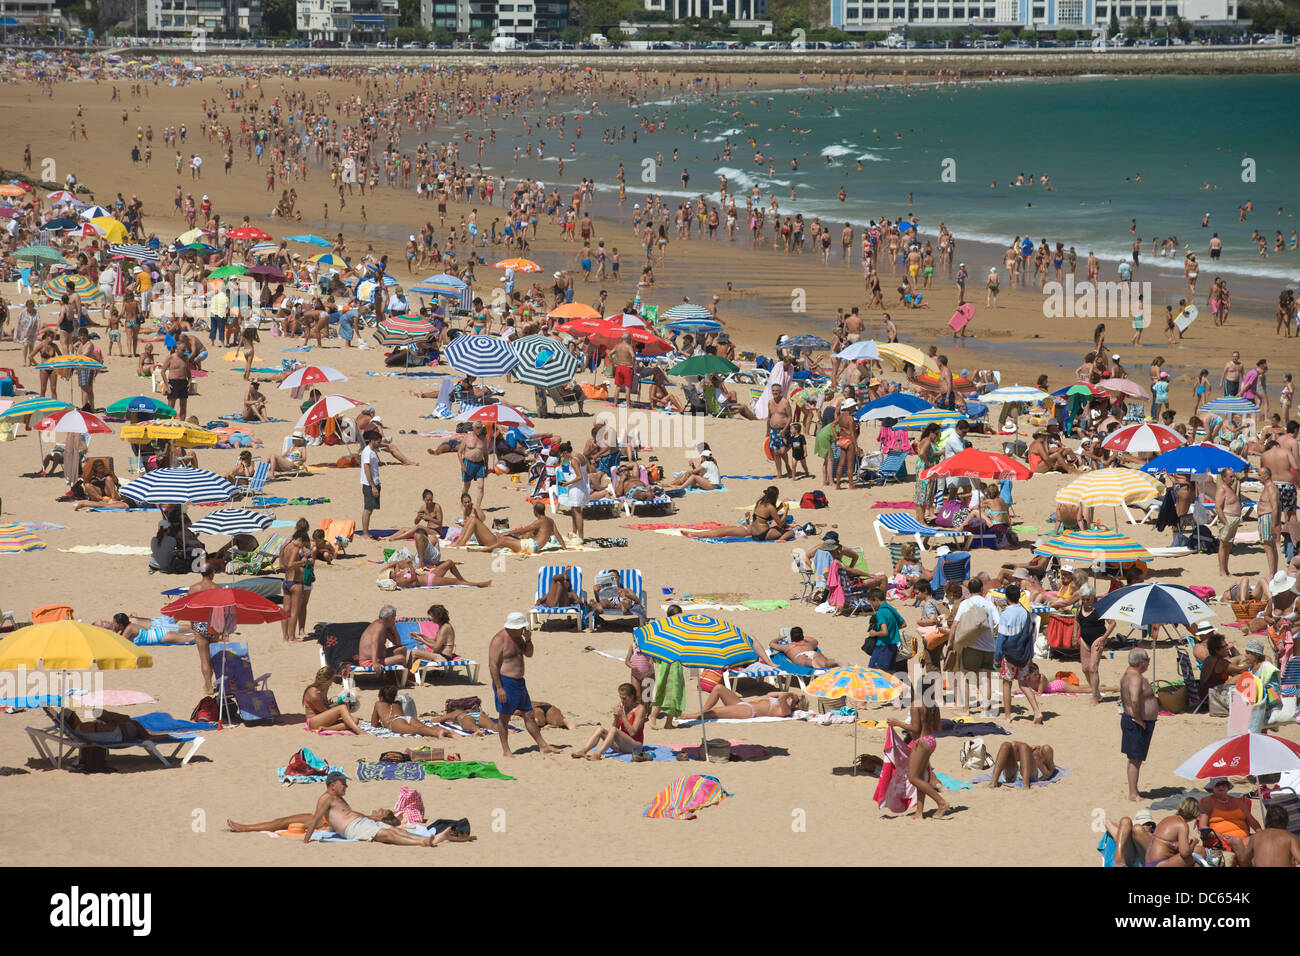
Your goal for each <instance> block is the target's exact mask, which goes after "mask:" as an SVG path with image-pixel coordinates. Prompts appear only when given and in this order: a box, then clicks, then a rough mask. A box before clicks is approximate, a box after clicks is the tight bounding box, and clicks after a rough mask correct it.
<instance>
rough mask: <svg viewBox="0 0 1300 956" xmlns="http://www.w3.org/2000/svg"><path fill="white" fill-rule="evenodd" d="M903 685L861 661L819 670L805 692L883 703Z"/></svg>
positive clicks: (855, 737) (855, 742) (822, 697)
mask: <svg viewBox="0 0 1300 956" xmlns="http://www.w3.org/2000/svg"><path fill="white" fill-rule="evenodd" d="M904 690H906V685H905V684H904V683H903V682H902V681H900V680H899V679H898V678H897V677H894V676H893V675H892V674H887V673H885V672H884V671H882V670H877V669H876V668H874V667H863V666H861V665H860V664H842V665H840V666H839V667H832V668H831V669H830V670H828V671H827V672H826V673H824V674H818V675H817V676H816V677H814V678H813V679H812V680H810V681H809V682H808V686H807V687H805V688H804V693H805V694H807V695H808V696H809V697H816V698H818V699H820V700H839V699H840V698H844V699H846V700H851V701H854V702H856V703H865V702H867V701H873V702H876V703H886V702H888V701H891V700H895V699H897V698H898V697H901V696H902V694H903V691H904ZM852 766H853V774H854V776H857V773H858V722H857V720H856V719H855V720H854V721H853V764H852Z"/></svg>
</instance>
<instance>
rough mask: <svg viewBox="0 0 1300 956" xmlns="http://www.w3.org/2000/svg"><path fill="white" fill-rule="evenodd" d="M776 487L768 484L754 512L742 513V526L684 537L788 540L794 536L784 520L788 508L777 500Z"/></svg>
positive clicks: (779, 495)
mask: <svg viewBox="0 0 1300 956" xmlns="http://www.w3.org/2000/svg"><path fill="white" fill-rule="evenodd" d="M780 497H781V493H780V491H779V490H778V489H777V487H776V485H770V486H769V487H768V488H767V490H766V491H764V492H763V496H762V497H761V498H759V499H758V501H756V502H755V503H754V510H753V511H751V512H748V513H746V515H745V521H746V524H733V525H723V526H721V527H717V528H708V529H706V530H704V531H685V532H683V534H685V535H686V537H688V538H749V539H751V540H753V541H789V540H790V539H792V538H793V537H794V528H793V526H790V527H787V526H786V524H785V519H786V517H787V515H788V513H789V511H790V506H789V505H787V504H786V503H785V502H783V501H781V500H780Z"/></svg>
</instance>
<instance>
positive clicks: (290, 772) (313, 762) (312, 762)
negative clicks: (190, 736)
mask: <svg viewBox="0 0 1300 956" xmlns="http://www.w3.org/2000/svg"><path fill="white" fill-rule="evenodd" d="M207 699H209V700H211V698H207ZM192 719H194V720H199V719H201V718H198V717H195V718H192ZM326 773H329V764H328V763H326V762H325V761H324V760H322V759H321V758H320V757H317V756H316V755H315V754H314V753H312V752H311V751H310V750H308V749H307V748H306V747H303V748H302V749H301V750H299V751H298V752H297V753H296V754H294V755H293V756H292V757H290V758H289V763H288V764H286V765H285V768H284V775H285V776H286V777H319V776H322V775H323V774H326Z"/></svg>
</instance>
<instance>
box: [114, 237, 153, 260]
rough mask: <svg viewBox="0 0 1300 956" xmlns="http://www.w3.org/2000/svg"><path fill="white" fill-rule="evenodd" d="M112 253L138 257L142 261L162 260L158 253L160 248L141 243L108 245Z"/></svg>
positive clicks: (127, 257)
mask: <svg viewBox="0 0 1300 956" xmlns="http://www.w3.org/2000/svg"><path fill="white" fill-rule="evenodd" d="M108 251H109V254H110V255H114V256H119V257H121V258H123V259H137V260H139V261H140V262H160V261H162V257H161V256H159V255H158V250H156V249H152V248H150V247H149V246H144V245H140V244H139V243H121V242H119V243H116V244H113V245H110V246H109V247H108Z"/></svg>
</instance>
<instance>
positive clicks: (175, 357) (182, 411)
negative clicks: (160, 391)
mask: <svg viewBox="0 0 1300 956" xmlns="http://www.w3.org/2000/svg"><path fill="white" fill-rule="evenodd" d="M190 374H191V372H190V363H189V360H188V359H187V358H186V357H185V356H184V355H183V354H182V353H181V351H180V349H179V348H177V347H176V346H173V347H172V349H171V351H170V352H168V353H167V358H166V359H165V360H164V361H163V377H164V378H165V379H166V380H167V404H168V405H170V406H171V407H172V408H174V409H176V415H177V417H178V418H181V419H184V418H185V417H186V413H187V411H188V409H187V407H186V406H187V404H188V402H189V397H190Z"/></svg>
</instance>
